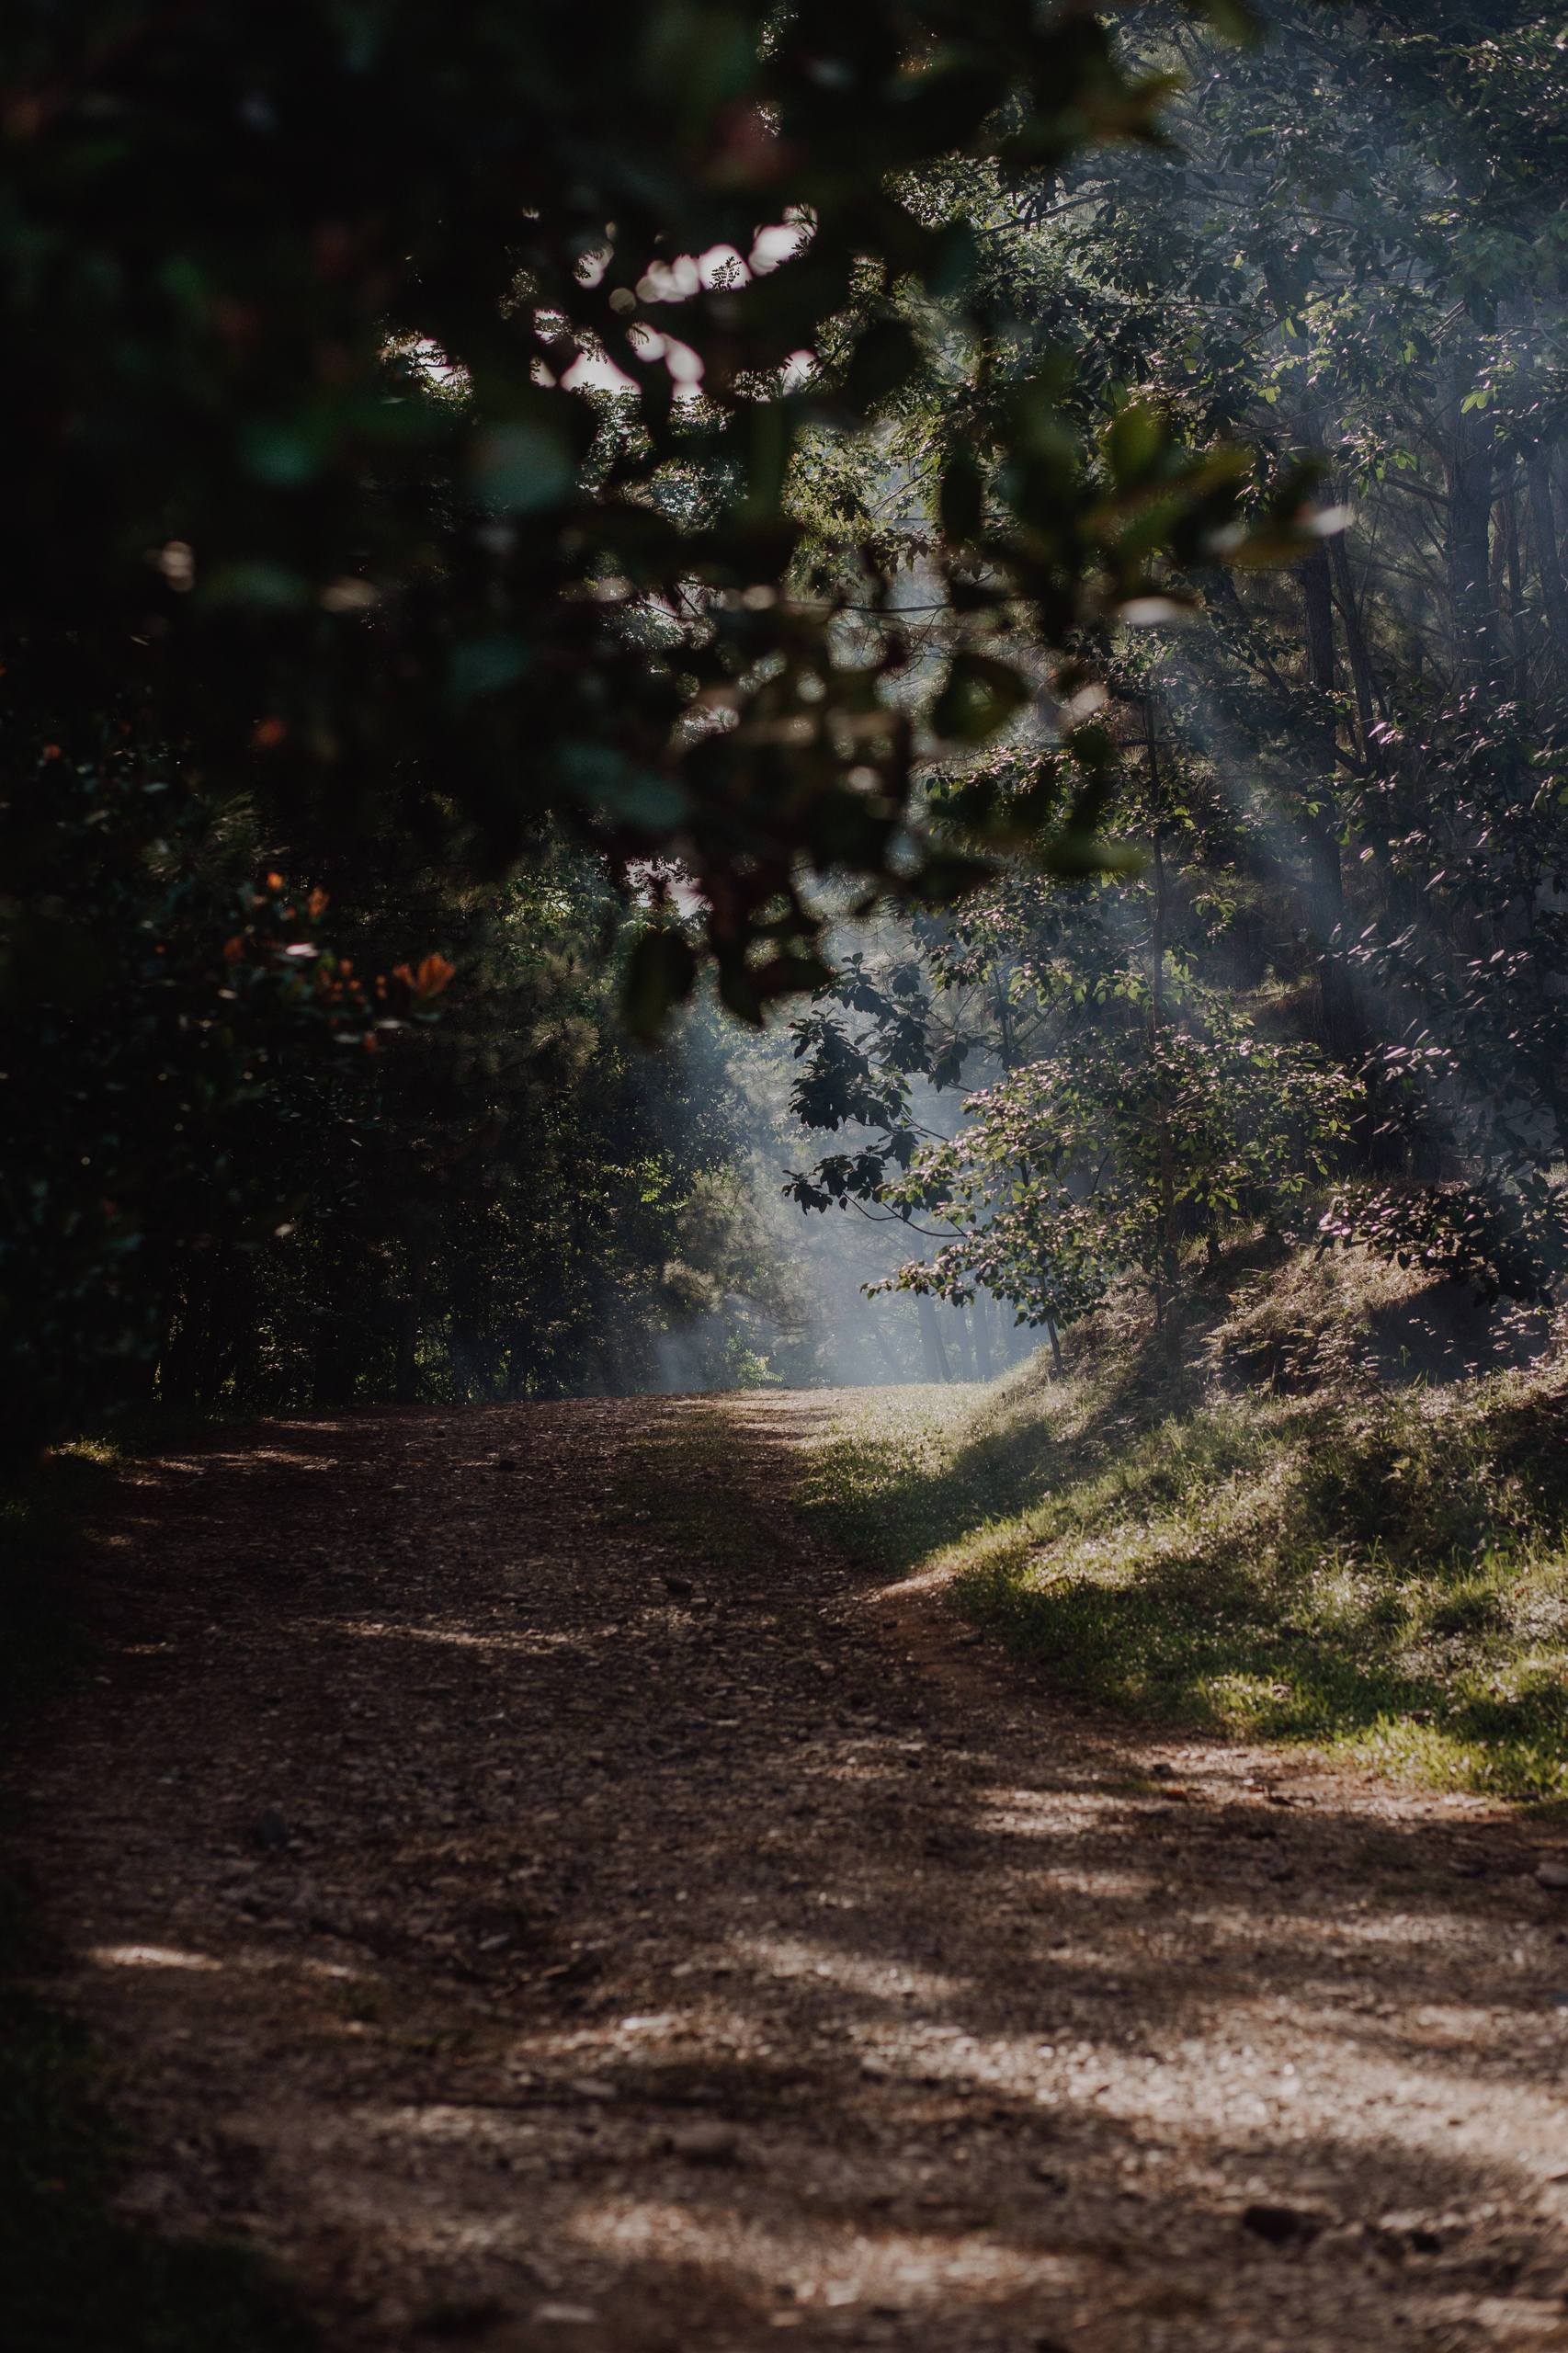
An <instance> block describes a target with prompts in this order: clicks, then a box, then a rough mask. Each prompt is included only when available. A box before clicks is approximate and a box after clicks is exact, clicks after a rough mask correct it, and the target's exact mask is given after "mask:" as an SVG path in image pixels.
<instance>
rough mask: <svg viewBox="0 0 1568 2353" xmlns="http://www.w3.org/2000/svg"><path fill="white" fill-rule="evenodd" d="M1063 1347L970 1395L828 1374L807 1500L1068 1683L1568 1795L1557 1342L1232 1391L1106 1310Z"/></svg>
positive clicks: (838, 1533) (1565, 1478) (1562, 1389)
mask: <svg viewBox="0 0 1568 2353" xmlns="http://www.w3.org/2000/svg"><path fill="white" fill-rule="evenodd" d="M1248 1313H1250V1314H1252V1315H1254V1316H1256V1302H1251V1303H1249V1308H1248ZM1214 1337H1215V1336H1214V1334H1213V1332H1212V1331H1210V1335H1209V1336H1208V1345H1207V1349H1206V1353H1205V1354H1204V1357H1203V1359H1202V1360H1203V1361H1204V1362H1207V1363H1208V1364H1209V1365H1212V1364H1213V1363H1214V1362H1215V1361H1216V1360H1217V1355H1218V1351H1217V1350H1216V1348H1215V1347H1214V1345H1213V1342H1214ZM1080 1355H1081V1361H1082V1363H1083V1369H1082V1370H1080V1371H1079V1372H1077V1374H1076V1375H1075V1376H1074V1378H1072V1379H1070V1380H1069V1381H1067V1382H1065V1383H1063V1384H1053V1383H1051V1381H1048V1380H1047V1379H1046V1377H1045V1375H1044V1372H1043V1370H1042V1369H1041V1367H1040V1362H1039V1360H1038V1359H1037V1360H1036V1363H1035V1364H1034V1365H1032V1366H1030V1367H1027V1368H1025V1369H1024V1370H1022V1371H1021V1372H1020V1373H1018V1374H1016V1375H1014V1376H1012V1377H1011V1378H1009V1379H1008V1380H1007V1381H1004V1382H1001V1383H998V1384H996V1385H995V1386H994V1387H993V1388H992V1389H990V1390H982V1391H976V1390H962V1389H960V1390H952V1389H949V1390H929V1389H904V1390H883V1391H867V1392H862V1393H860V1394H858V1395H857V1394H855V1393H853V1392H850V1393H847V1394H846V1396H845V1397H844V1399H843V1403H842V1410H841V1411H839V1412H838V1413H837V1415H835V1420H834V1421H833V1423H832V1425H831V1426H830V1427H829V1428H828V1430H827V1432H826V1433H825V1435H824V1437H823V1438H822V1439H821V1441H820V1442H819V1443H817V1444H816V1445H814V1446H813V1448H812V1452H811V1454H810V1456H809V1459H808V1467H807V1471H806V1476H805V1486H804V1507H805V1509H806V1511H807V1512H808V1514H809V1515H810V1516H812V1518H815V1519H817V1520H818V1521H819V1522H820V1523H822V1524H823V1526H824V1529H826V1530H827V1531H828V1532H829V1533H831V1535H832V1536H833V1537H834V1538H835V1540H836V1541H838V1542H839V1543H841V1544H844V1545H846V1546H847V1547H849V1548H850V1549H852V1550H853V1551H855V1552H857V1553H858V1554H859V1555H861V1556H862V1557H864V1558H866V1559H868V1560H870V1561H873V1562H875V1563H878V1564H879V1565H880V1566H881V1567H884V1568H886V1569H887V1570H889V1571H890V1572H901V1573H903V1574H910V1573H914V1572H915V1571H918V1570H923V1569H940V1570H942V1571H945V1572H947V1573H949V1574H951V1576H952V1578H953V1581H954V1590H955V1593H956V1596H957V1597H958V1599H959V1601H960V1605H961V1607H962V1608H964V1609H965V1610H966V1611H967V1612H968V1613H969V1614H970V1615H971V1617H973V1618H974V1619H976V1620H978V1621H980V1622H981V1623H982V1624H983V1625H986V1626H989V1627H991V1628H993V1629H994V1630H995V1631H997V1632H998V1633H1000V1634H1001V1635H1003V1636H1004V1637H1005V1638H1006V1641H1007V1642H1008V1643H1009V1644H1010V1645H1011V1646H1012V1647H1013V1648H1014V1649H1015V1650H1017V1652H1019V1653H1022V1654H1027V1655H1028V1656H1029V1657H1031V1658H1034V1659H1037V1660H1039V1661H1040V1662H1042V1663H1043V1664H1044V1665H1046V1666H1047V1667H1048V1669H1049V1670H1050V1672H1051V1676H1052V1677H1054V1678H1055V1679H1056V1680H1057V1681H1058V1682H1059V1683H1060V1684H1061V1685H1062V1687H1063V1688H1066V1689H1070V1690H1072V1691H1074V1692H1075V1693H1079V1694H1081V1695H1083V1696H1085V1697H1087V1698H1090V1699H1095V1700H1097V1701H1102V1702H1108V1703H1111V1704H1113V1705H1115V1706H1117V1707H1119V1708H1123V1709H1126V1710H1129V1711H1133V1712H1136V1713H1137V1714H1139V1715H1141V1716H1143V1717H1146V1718H1151V1719H1156V1720H1160V1721H1165V1722H1172V1723H1179V1724H1184V1725H1189V1726H1194V1727H1202V1728H1208V1729H1212V1730H1217V1731H1221V1732H1226V1733H1235V1734H1241V1735H1246V1736H1249V1737H1257V1738H1266V1739H1271V1740H1279V1741H1305V1742H1311V1743H1312V1744H1314V1745H1321V1746H1323V1747H1324V1748H1328V1749H1339V1750H1342V1751H1347V1752H1351V1753H1353V1754H1355V1755H1357V1756H1362V1757H1365V1758H1369V1759H1371V1760H1373V1761H1375V1762H1377V1763H1379V1764H1381V1765H1382V1766H1385V1767H1387V1768H1390V1769H1391V1770H1393V1771H1396V1772H1398V1773H1400V1774H1402V1775H1409V1776H1413V1777H1415V1778H1419V1779H1423V1780H1426V1781H1427V1782H1430V1783H1435V1784H1437V1785H1441V1786H1445V1787H1450V1788H1462V1789H1469V1790H1483V1791H1487V1792H1491V1793H1494V1794H1497V1795H1501V1796H1506V1797H1508V1798H1512V1799H1518V1800H1525V1801H1529V1802H1538V1803H1550V1804H1562V1803H1564V1802H1568V1449H1564V1447H1563V1445H1562V1431H1563V1427H1564V1414H1565V1408H1568V1368H1565V1367H1564V1365H1563V1364H1562V1361H1561V1359H1558V1360H1557V1361H1555V1362H1553V1363H1551V1364H1550V1365H1548V1366H1545V1367H1538V1368H1536V1369H1534V1370H1506V1371H1499V1372H1493V1373H1489V1374H1486V1375H1483V1376H1478V1377H1473V1378H1469V1379H1464V1380H1460V1381H1453V1382H1451V1383H1450V1384H1449V1385H1447V1386H1442V1387H1422V1386H1410V1387H1406V1388H1403V1389H1400V1390H1390V1389H1387V1388H1383V1387H1381V1386H1380V1385H1379V1384H1378V1383H1377V1382H1376V1381H1371V1380H1369V1379H1367V1378H1364V1377H1363V1378H1357V1379H1346V1380H1341V1381H1335V1382H1334V1383H1332V1384H1331V1385H1328V1386H1325V1387H1323V1388H1320V1389H1318V1390H1316V1391H1313V1392H1310V1393H1307V1394H1280V1393H1278V1392H1277V1391H1259V1392H1244V1393H1241V1394H1233V1393H1227V1392H1225V1391H1223V1390H1221V1388H1220V1387H1218V1386H1217V1385H1216V1383H1215V1382H1214V1381H1213V1380H1212V1378H1211V1377H1210V1378H1205V1377H1204V1376H1203V1373H1202V1370H1201V1365H1200V1364H1196V1363H1194V1362H1191V1361H1189V1364H1188V1368H1187V1373H1186V1375H1185V1377H1173V1376H1172V1375H1171V1373H1170V1371H1169V1368H1168V1367H1164V1368H1161V1367H1159V1366H1158V1364H1157V1361H1156V1356H1157V1352H1155V1351H1153V1350H1151V1349H1150V1348H1149V1347H1147V1346H1144V1347H1142V1349H1141V1348H1140V1346H1139V1344H1138V1342H1137V1339H1136V1336H1133V1335H1131V1334H1130V1332H1129V1331H1128V1330H1127V1329H1125V1328H1124V1329H1123V1330H1122V1331H1121V1332H1120V1333H1119V1334H1114V1333H1111V1334H1108V1333H1107V1332H1106V1331H1103V1330H1102V1332H1101V1333H1100V1334H1098V1335H1097V1336H1096V1335H1090V1336H1087V1338H1086V1342H1085V1347H1084V1348H1083V1349H1082V1350H1081V1352H1080Z"/></svg>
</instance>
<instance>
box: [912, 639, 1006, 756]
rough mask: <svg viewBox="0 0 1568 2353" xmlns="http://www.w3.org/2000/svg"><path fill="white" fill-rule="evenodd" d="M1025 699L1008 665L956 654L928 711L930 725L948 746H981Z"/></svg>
mask: <svg viewBox="0 0 1568 2353" xmlns="http://www.w3.org/2000/svg"><path fill="white" fill-rule="evenodd" d="M1028 699H1029V689H1028V686H1027V685H1026V683H1025V681H1024V680H1023V679H1022V678H1020V677H1019V676H1018V674H1017V671H1016V670H1015V669H1014V668H1013V666H1012V665H1011V664H1010V663H1007V662H999V661H997V659H996V658H995V656H994V654H955V655H954V657H953V660H952V662H951V664H950V665H949V670H948V676H947V679H946V681H945V683H944V685H943V687H942V690H941V692H940V694H939V695H938V696H937V699H936V702H935V704H934V705H933V706H932V710H931V724H932V726H933V727H934V728H935V729H936V731H937V734H938V735H940V736H941V737H942V738H943V739H944V740H945V741H946V742H948V743H949V744H984V743H988V742H989V741H990V739H991V737H992V736H993V735H995V734H998V733H1000V732H1001V730H1002V729H1003V728H1004V727H1006V724H1007V722H1008V721H1009V720H1010V719H1011V718H1012V717H1013V715H1014V713H1015V712H1016V711H1018V710H1021V709H1022V708H1023V706H1024V704H1025V703H1027V702H1028Z"/></svg>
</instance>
